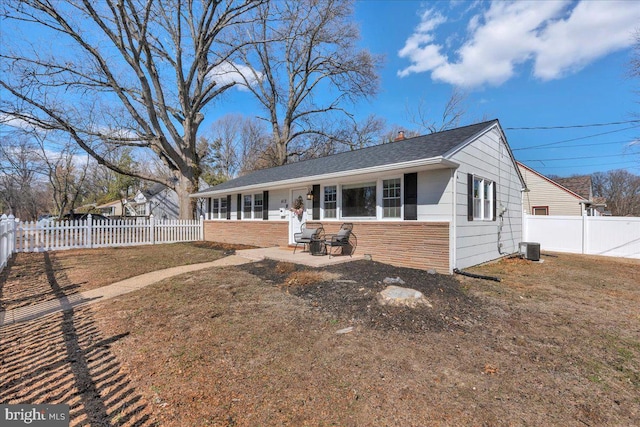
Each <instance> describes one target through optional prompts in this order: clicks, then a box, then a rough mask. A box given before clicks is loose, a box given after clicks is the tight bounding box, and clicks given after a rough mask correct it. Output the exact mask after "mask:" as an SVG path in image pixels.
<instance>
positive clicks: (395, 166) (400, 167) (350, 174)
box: [189, 156, 460, 197]
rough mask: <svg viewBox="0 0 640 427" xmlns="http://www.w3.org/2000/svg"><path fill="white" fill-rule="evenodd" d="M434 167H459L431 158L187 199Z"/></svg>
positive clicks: (209, 193)
mask: <svg viewBox="0 0 640 427" xmlns="http://www.w3.org/2000/svg"><path fill="white" fill-rule="evenodd" d="M435 165H442V166H444V167H447V168H457V167H458V166H460V165H459V164H458V163H456V162H454V161H452V160H448V159H445V158H444V157H442V156H438V157H432V158H430V159H420V160H412V161H409V162H402V163H393V164H389V165H383V166H375V167H370V168H363V169H351V170H348V171H341V172H334V173H329V174H322V175H313V176H306V177H304V181H302V178H292V179H285V180H282V181H269V182H265V183H260V184H253V185H246V186H244V187H232V188H227V189H224V190H215V191H203V192H199V193H194V194H190V195H189V197H214V196H216V195H219V194H229V193H234V194H235V193H245V192H249V191H255V190H260V189H263V190H264V189H277V188H286V187H291V186H298V185H300V184H303V183H307V182H314V181H320V180H331V179H334V180H335V179H338V178H344V177H354V176H356V175H365V174H370V173H374V174H379V173H382V172H390V171H395V170H404V169H409V168H419V167H423V166H435Z"/></svg>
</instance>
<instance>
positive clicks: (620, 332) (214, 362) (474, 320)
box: [0, 248, 640, 427]
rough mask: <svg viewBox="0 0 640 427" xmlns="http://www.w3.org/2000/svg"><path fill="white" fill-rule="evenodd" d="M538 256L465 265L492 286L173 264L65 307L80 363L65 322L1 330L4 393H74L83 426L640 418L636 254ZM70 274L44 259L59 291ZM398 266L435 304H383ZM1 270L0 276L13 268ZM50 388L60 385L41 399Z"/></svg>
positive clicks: (416, 274)
mask: <svg viewBox="0 0 640 427" xmlns="http://www.w3.org/2000/svg"><path fill="white" fill-rule="evenodd" d="M87 252H90V251H87ZM170 252H171V254H172V256H173V257H180V253H179V251H176V250H175V248H171V251H170ZM89 255H90V254H89ZM156 255H157V254H156ZM543 259H544V261H545V262H544V263H532V262H529V261H524V260H505V261H502V262H498V263H493V264H489V265H485V266H482V267H477V268H474V269H470V271H472V272H474V273H478V274H485V275H498V276H500V277H501V278H502V279H503V281H502V282H500V283H497V282H490V281H483V280H479V279H471V278H468V277H458V276H456V277H451V276H440V275H429V274H427V273H426V272H424V271H418V270H409V269H401V268H397V267H392V266H387V265H384V264H380V263H375V262H366V261H355V262H351V263H346V264H341V265H336V266H332V267H328V268H326V269H319V270H311V269H308V268H304V267H301V266H299V265H294V264H290V265H280V264H278V263H275V262H271V261H261V262H256V263H251V264H246V265H243V266H237V267H226V268H221V269H220V268H219V269H215V268H214V269H210V270H203V271H199V272H194V273H189V274H185V275H182V276H179V277H174V278H171V279H170V280H166V281H164V282H161V283H158V284H156V285H153V286H150V287H148V288H146V289H144V290H141V291H139V292H135V293H132V294H128V295H127V296H126V297H120V298H118V299H114V300H110V301H105V302H104V303H100V304H98V305H95V306H92V308H91V309H90V312H84V311H83V312H76V313H73V315H72V316H71V318H70V319H67V323H66V324H67V325H70V324H71V325H76V332H75V334H76V338H74V339H71V340H67V341H70V343H73V342H74V341H76V342H77V343H78V344H77V345H75V347H74V346H73V345H72V344H71V347H68V348H70V349H72V350H73V351H74V352H75V351H76V350H79V354H80V355H82V356H81V358H80V359H77V358H76V360H79V361H80V362H82V363H84V365H83V366H84V368H83V369H79V370H78V369H75V368H73V366H74V364H75V363H77V362H73V361H71V360H67V359H64V357H63V359H61V360H56V361H55V367H54V364H51V363H47V358H48V357H53V355H54V354H56V352H55V351H53V352H49V351H48V350H45V349H47V345H48V343H51V344H52V345H54V346H55V345H61V343H62V341H60V340H61V339H62V337H67V336H68V334H66V335H65V333H64V332H61V330H51V331H48V332H46V331H44V332H43V334H41V335H39V338H37V339H36V342H37V344H38V348H41V349H43V350H42V351H41V352H40V353H37V354H36V353H32V352H30V350H28V349H27V348H26V347H20V346H21V345H22V344H20V345H18V346H16V345H13V346H12V345H5V344H6V341H4V342H3V343H2V344H3V345H2V347H0V352H1V354H0V360H2V361H3V362H2V365H0V369H1V375H2V376H1V377H0V396H1V397H2V399H3V400H7V399H13V401H15V399H23V400H27V401H31V402H44V401H47V400H50V399H54V398H55V399H57V400H56V402H61V401H64V400H65V399H68V400H69V401H70V402H73V404H74V405H76V408H77V409H75V411H76V412H73V413H74V414H76V413H77V414H78V415H76V418H74V419H73V420H72V425H83V424H84V423H86V421H85V420H86V418H83V417H86V416H87V415H86V411H85V410H83V409H82V408H85V406H82V405H85V404H86V405H87V406H86V408H90V407H93V406H91V405H98V406H95V407H96V408H98V409H100V411H99V412H97V413H98V414H99V416H98V417H97V418H94V420H96V422H95V425H100V423H99V422H98V418H100V417H102V420H103V422H104V424H105V425H109V424H110V425H162V426H170V427H171V426H191V425H212V426H232V425H233V426H254V425H295V426H306V425H314V426H316V425H341V426H361V425H430V426H431V425H447V426H448V425H639V424H640V410H639V409H638V408H640V339H639V338H638V337H639V336H640V330H639V329H638V325H639V324H640V317H639V316H640V313H639V312H638V309H637V307H638V306H639V305H638V302H639V301H640V288H639V287H638V285H637V279H636V277H637V271H638V267H640V262H638V261H636V260H633V261H629V260H619V259H612V258H602V257H583V256H573V255H564V254H559V255H558V257H557V258H556V257H543ZM59 261H60V260H59ZM25 268H27V267H25ZM75 268H77V267H75V266H71V267H69V269H70V270H73V269H75ZM114 268H115V267H114ZM70 270H65V263H64V262H60V264H58V266H57V267H56V268H54V269H53V275H54V277H55V278H56V283H57V286H58V288H59V289H58V291H60V289H64V288H65V287H66V286H70V285H72V284H73V282H71V281H69V280H68V278H67V279H65V278H64V277H63V276H61V274H63V272H65V271H66V272H70ZM25 271H27V270H25ZM28 271H29V275H30V276H37V275H40V276H38V277H42V278H44V279H46V278H47V275H46V274H45V273H44V272H41V273H39V272H38V267H28ZM398 276H399V277H401V278H402V279H403V280H404V281H405V282H406V285H405V286H407V287H411V288H414V289H417V290H419V291H421V292H423V293H424V294H425V296H426V297H427V298H428V299H429V300H430V301H432V303H433V306H434V307H433V308H432V309H427V308H424V307H422V308H420V309H417V310H409V309H402V308H393V307H380V306H378V305H377V304H376V302H375V297H376V294H377V292H379V290H381V289H383V288H384V284H383V283H382V281H383V280H384V278H385V277H398ZM11 277H12V278H11V280H10V281H9V282H7V284H6V285H4V287H7V286H9V287H12V288H18V287H19V283H15V281H16V280H17V281H20V280H21V279H25V278H26V275H25V276H21V277H15V276H11ZM49 278H51V277H49ZM287 281H293V282H294V283H293V284H292V285H289V286H287V285H286V283H287ZM25 283H27V282H25ZM285 291H288V292H285ZM5 295H6V294H4V295H2V300H3V302H4V300H5ZM12 295H13V294H12ZM22 298H27V299H28V298H29V295H28V291H25V292H24V293H23V294H22ZM87 316H89V317H87ZM49 319H50V320H49V322H51V324H52V325H60V321H61V320H62V319H57V318H55V317H51V318H49ZM69 322H71V323H69ZM37 325H40V324H39V323H34V322H32V323H27V324H22V325H16V326H15V327H12V329H10V330H9V331H10V332H11V334H10V338H8V339H16V340H17V339H18V337H27V336H30V334H31V333H32V332H30V331H33V329H32V328H34V327H42V326H37ZM347 327H353V331H352V332H351V333H348V334H336V332H337V331H339V330H341V329H345V328H347ZM68 331H72V330H71V329H68ZM60 334H62V335H60ZM92 334H93V335H92ZM72 336H73V335H72ZM5 337H9V335H6V334H5V329H3V331H2V339H5ZM65 340H66V338H65ZM26 341H27V342H33V339H31V338H30V339H27V340H26ZM23 342H25V339H24V338H23ZM92 342H93V343H94V344H93V346H92V344H91V343H92ZM98 343H104V344H105V345H99V346H98V347H96V345H97V344H98ZM61 348H62V347H61ZM98 349H104V351H106V353H104V354H105V356H102V353H100V354H98V353H95V351H97V350H98ZM66 351H67V350H64V352H63V354H65V352H66ZM92 351H93V353H92ZM94 355H95V356H97V357H98V359H97V361H94V358H93V356H94ZM82 357H84V359H82ZM102 357H106V358H108V361H109V362H108V365H105V366H112V367H111V368H109V369H108V370H107V371H104V370H100V369H99V368H98V365H96V363H97V362H99V361H100V360H106V359H101V358H102ZM83 360H84V362H83ZM41 361H44V363H40V362H41ZM67 368H68V369H69V370H68V371H67V372H68V373H67V374H65V373H63V372H62V371H60V372H58V371H56V369H67ZM32 370H33V374H29V372H31V371H32ZM22 375H25V379H24V380H22V379H20V377H21V376H22ZM29 375H31V376H29ZM110 379H111V380H112V381H110ZM7 380H8V381H7ZM117 381H121V382H120V383H118V382H117ZM5 384H9V386H8V387H7V386H5ZM57 384H58V385H59V386H60V387H62V388H61V390H70V391H69V394H65V393H64V392H63V393H60V394H58V395H55V396H57V397H54V394H52V393H53V390H54V389H56V387H57ZM74 384H81V385H82V387H81V389H79V390H76V389H74V388H73V387H75V386H74ZM3 387H4V388H3ZM65 387H66V388H65ZM109 387H115V388H109ZM73 393H80V394H77V395H74V394H73ZM118 393H120V394H118ZM73 396H77V397H78V398H77V399H76V400H73V399H74V397H73ZM90 396H92V397H90ZM124 396H128V397H124ZM78 399H79V400H78ZM76 402H78V403H76ZM128 402H135V403H134V404H129V403H128ZM100 405H101V406H100ZM101 408H103V409H104V410H102V409H101ZM83 411H85V412H83ZM82 414H84V415H82ZM117 414H121V415H120V418H117Z"/></svg>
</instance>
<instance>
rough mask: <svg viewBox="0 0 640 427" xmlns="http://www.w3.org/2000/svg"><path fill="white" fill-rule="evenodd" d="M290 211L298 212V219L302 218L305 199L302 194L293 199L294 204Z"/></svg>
mask: <svg viewBox="0 0 640 427" xmlns="http://www.w3.org/2000/svg"><path fill="white" fill-rule="evenodd" d="M290 211H291V212H293V213H294V214H296V215H297V216H298V219H302V214H303V213H304V201H303V200H302V196H298V198H297V199H295V200H294V201H293V206H292V207H291V209H290Z"/></svg>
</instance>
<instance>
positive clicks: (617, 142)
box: [512, 139, 638, 150]
mask: <svg viewBox="0 0 640 427" xmlns="http://www.w3.org/2000/svg"><path fill="white" fill-rule="evenodd" d="M637 141H638V140H637V139H632V140H628V139H625V140H624V141H609V142H594V143H592V144H576V145H569V146H566V147H563V148H575V147H592V146H594V145H612V144H630V143H632V142H637ZM544 148H546V147H540V146H535V147H526V148H513V149H512V150H540V149H544Z"/></svg>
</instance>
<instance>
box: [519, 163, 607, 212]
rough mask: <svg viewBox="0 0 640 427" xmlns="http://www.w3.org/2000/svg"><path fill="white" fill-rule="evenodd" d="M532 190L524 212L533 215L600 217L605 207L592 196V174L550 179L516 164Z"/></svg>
mask: <svg viewBox="0 0 640 427" xmlns="http://www.w3.org/2000/svg"><path fill="white" fill-rule="evenodd" d="M517 164H518V168H519V169H520V173H521V174H522V177H523V178H524V181H525V183H526V185H527V188H528V189H529V191H528V192H527V193H526V194H525V196H524V200H523V208H524V211H525V212H526V213H528V214H530V215H576V216H582V215H587V216H599V215H602V212H601V210H602V208H604V207H605V206H606V204H605V203H604V200H602V199H601V198H595V197H593V189H592V182H591V177H590V176H589V175H582V176H573V177H570V178H556V179H551V178H548V177H546V176H544V175H542V174H541V173H539V172H537V171H535V170H534V169H532V168H530V167H529V166H526V165H525V164H523V163H520V162H517Z"/></svg>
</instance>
